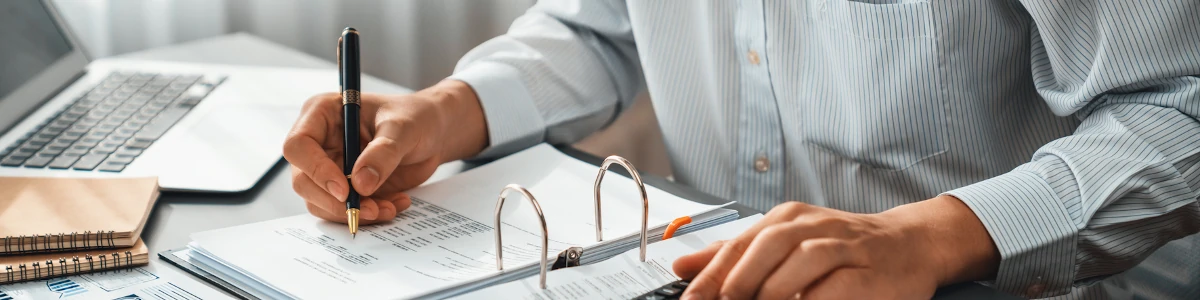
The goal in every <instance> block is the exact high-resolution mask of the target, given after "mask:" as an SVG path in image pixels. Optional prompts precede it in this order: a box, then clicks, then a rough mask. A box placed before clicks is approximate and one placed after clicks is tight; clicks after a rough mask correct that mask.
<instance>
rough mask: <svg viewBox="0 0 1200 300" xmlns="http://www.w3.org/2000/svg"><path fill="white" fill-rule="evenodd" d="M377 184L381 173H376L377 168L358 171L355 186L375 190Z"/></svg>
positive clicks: (355, 176) (355, 175)
mask: <svg viewBox="0 0 1200 300" xmlns="http://www.w3.org/2000/svg"><path fill="white" fill-rule="evenodd" d="M377 183H379V172H376V171H375V168H372V167H364V168H362V169H359V170H358V174H354V185H356V186H358V187H361V188H367V189H374V188H375V184H377Z"/></svg>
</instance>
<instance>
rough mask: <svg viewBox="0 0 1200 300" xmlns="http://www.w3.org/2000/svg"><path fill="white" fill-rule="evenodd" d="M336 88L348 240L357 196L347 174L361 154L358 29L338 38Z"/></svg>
mask: <svg viewBox="0 0 1200 300" xmlns="http://www.w3.org/2000/svg"><path fill="white" fill-rule="evenodd" d="M337 56H338V58H337V60H338V81H339V82H338V85H340V86H341V89H342V121H343V122H342V127H343V128H344V130H343V131H342V133H343V134H344V135H343V141H345V143H342V154H343V155H344V160H343V161H342V162H343V165H342V172H343V173H345V175H346V183H347V184H348V185H349V187H350V189H349V190H350V192H349V195H346V223H347V224H348V225H350V235H351V237H356V236H358V208H359V206H358V205H359V195H358V192H356V191H354V184H353V183H351V180H350V172H351V171H352V170H354V162H355V161H357V160H358V154H359V152H361V151H362V148H361V147H362V144H361V142H360V141H359V140H358V139H359V136H358V125H359V124H358V110H359V108H360V107H359V101H360V100H359V85H360V83H359V77H361V76H362V74H361V73H359V68H358V67H359V61H358V30H355V29H354V27H346V29H345V30H342V36H341V37H338V50H337Z"/></svg>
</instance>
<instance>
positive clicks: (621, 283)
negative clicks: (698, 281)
mask: <svg viewBox="0 0 1200 300" xmlns="http://www.w3.org/2000/svg"><path fill="white" fill-rule="evenodd" d="M760 219H762V215H761V214H760V215H753V216H748V217H745V218H742V219H740V220H737V221H733V222H729V223H725V224H721V225H717V226H715V227H712V228H708V229H704V230H701V231H697V232H693V233H689V234H686V235H682V236H678V237H674V238H672V239H669V240H665V241H660V242H655V243H653V244H650V246H649V249H647V253H646V262H641V261H639V260H638V250H637V249H633V250H629V251H627V252H625V253H623V254H621V255H618V256H616V257H613V258H610V259H608V260H605V261H602V262H598V263H595V264H590V265H584V266H578V267H573V268H566V269H559V270H554V271H553V272H550V274H547V276H546V289H545V290H543V289H541V288H539V287H538V278H537V276H532V277H528V278H524V279H521V280H518V281H512V282H509V283H504V284H499V285H494V286H492V287H489V288H484V289H481V290H478V291H475V292H472V293H470V294H466V295H461V296H459V297H456V298H454V299H497V296H498V295H503V298H505V299H555V300H583V299H630V298H633V297H636V296H638V295H641V294H643V293H646V292H647V291H650V290H651V289H655V288H658V287H661V286H662V285H664V284H667V283H670V282H672V281H675V280H678V279H679V277H676V276H675V273H674V272H673V271H671V264H672V263H673V262H675V259H676V258H679V257H680V256H684V255H687V254H691V253H694V252H696V251H699V250H700V249H703V248H704V247H705V246H707V245H708V244H711V243H713V242H716V241H718V240H728V239H731V238H733V237H736V236H737V235H738V234H740V233H742V231H745V230H746V229H747V228H750V226H752V225H754V223H756V222H758V220H760Z"/></svg>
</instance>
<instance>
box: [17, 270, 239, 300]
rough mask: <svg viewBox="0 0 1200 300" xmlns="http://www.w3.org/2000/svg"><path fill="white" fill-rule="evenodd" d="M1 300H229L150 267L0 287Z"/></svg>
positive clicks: (192, 282)
mask: <svg viewBox="0 0 1200 300" xmlns="http://www.w3.org/2000/svg"><path fill="white" fill-rule="evenodd" d="M0 299H2V300H34V299H104V300H109V299H113V300H125V299H130V300H132V299H140V300H201V299H203V300H220V299H233V298H232V297H229V296H226V295H225V294H223V293H221V292H219V291H217V290H214V289H212V288H209V287H207V286H204V285H202V284H200V283H197V282H195V281H191V280H188V279H179V280H177V279H176V278H173V277H171V275H167V274H162V273H158V272H156V270H155V269H154V268H153V267H150V266H146V267H139V268H133V269H124V270H115V271H105V272H99V273H88V274H82V275H73V276H66V277H58V278H52V279H47V280H35V281H27V282H21V283H15V284H5V285H0Z"/></svg>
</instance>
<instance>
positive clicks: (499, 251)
mask: <svg viewBox="0 0 1200 300" xmlns="http://www.w3.org/2000/svg"><path fill="white" fill-rule="evenodd" d="M511 191H517V192H519V193H521V195H523V196H525V199H528V200H529V202H530V203H532V204H533V210H534V211H536V212H537V215H538V219H539V220H541V221H542V257H541V259H539V260H540V261H541V263H542V264H541V269H539V273H540V274H541V275H540V276H541V281H540V282H541V287H542V289H543V290H544V289H546V254H548V253H549V251H550V232H549V230H547V228H546V215H544V214H542V206H541V205H539V204H538V202H537V199H534V198H533V194H531V193H529V190H527V189H525V188H524V187H522V186H521V185H519V184H509V185H507V186H505V187H504V189H502V190H500V198H499V199H496V222H495V226H496V270H499V271H503V270H504V243H503V242H502V241H501V239H500V212H501V211H503V208H504V200H505V199H506V198H508V192H511Z"/></svg>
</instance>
